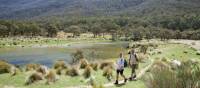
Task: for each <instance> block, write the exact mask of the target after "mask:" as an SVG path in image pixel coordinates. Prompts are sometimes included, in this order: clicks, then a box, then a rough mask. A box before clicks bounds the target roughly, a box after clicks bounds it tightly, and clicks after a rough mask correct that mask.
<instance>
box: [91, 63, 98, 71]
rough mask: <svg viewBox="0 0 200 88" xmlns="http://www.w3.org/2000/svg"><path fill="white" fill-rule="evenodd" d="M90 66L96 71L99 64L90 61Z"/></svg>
mask: <svg viewBox="0 0 200 88" xmlns="http://www.w3.org/2000/svg"><path fill="white" fill-rule="evenodd" d="M90 66H91V67H92V69H93V70H95V71H97V70H98V67H99V64H98V63H91V64H90Z"/></svg>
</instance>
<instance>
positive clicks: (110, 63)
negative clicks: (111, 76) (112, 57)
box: [100, 61, 114, 69]
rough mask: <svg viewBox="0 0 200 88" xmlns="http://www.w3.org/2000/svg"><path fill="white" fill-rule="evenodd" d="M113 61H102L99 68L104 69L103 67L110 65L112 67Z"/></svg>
mask: <svg viewBox="0 0 200 88" xmlns="http://www.w3.org/2000/svg"><path fill="white" fill-rule="evenodd" d="M113 65H114V63H113V62H112V61H104V62H101V64H100V69H104V68H105V67H112V68H113Z"/></svg>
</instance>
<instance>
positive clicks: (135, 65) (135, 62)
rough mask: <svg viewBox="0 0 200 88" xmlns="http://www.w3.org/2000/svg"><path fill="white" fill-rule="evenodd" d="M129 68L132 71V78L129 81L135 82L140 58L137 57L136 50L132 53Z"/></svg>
mask: <svg viewBox="0 0 200 88" xmlns="http://www.w3.org/2000/svg"><path fill="white" fill-rule="evenodd" d="M129 66H130V68H131V70H132V71H131V77H130V78H129V80H134V79H135V78H136V72H135V70H136V69H137V68H138V57H137V55H136V53H135V50H134V49H132V50H131V52H130V57H129Z"/></svg>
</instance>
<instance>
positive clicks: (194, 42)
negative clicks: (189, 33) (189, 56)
mask: <svg viewBox="0 0 200 88" xmlns="http://www.w3.org/2000/svg"><path fill="white" fill-rule="evenodd" d="M170 42H172V43H182V44H187V45H189V46H191V47H193V48H195V49H197V50H200V41H199V40H170Z"/></svg>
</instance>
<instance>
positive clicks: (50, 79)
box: [45, 70, 58, 84]
mask: <svg viewBox="0 0 200 88" xmlns="http://www.w3.org/2000/svg"><path fill="white" fill-rule="evenodd" d="M45 78H46V80H47V81H46V84H50V83H55V82H56V81H57V80H58V77H57V75H56V73H55V71H53V70H50V71H49V73H48V74H47V76H46V77H45Z"/></svg>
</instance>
